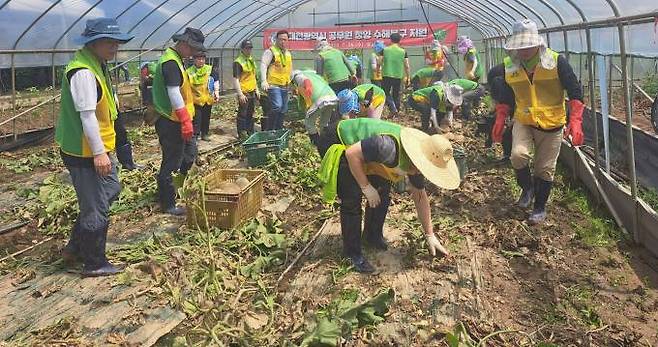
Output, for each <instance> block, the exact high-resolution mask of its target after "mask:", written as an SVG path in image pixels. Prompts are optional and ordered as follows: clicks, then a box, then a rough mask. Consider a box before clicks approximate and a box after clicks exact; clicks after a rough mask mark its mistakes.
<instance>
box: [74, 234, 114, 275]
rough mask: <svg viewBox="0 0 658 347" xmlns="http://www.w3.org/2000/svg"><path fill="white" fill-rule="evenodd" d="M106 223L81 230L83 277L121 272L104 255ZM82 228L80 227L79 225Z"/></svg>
mask: <svg viewBox="0 0 658 347" xmlns="http://www.w3.org/2000/svg"><path fill="white" fill-rule="evenodd" d="M108 227H109V224H108V223H105V225H103V226H102V227H100V228H97V229H96V230H82V229H81V239H82V243H83V244H82V248H84V251H83V252H82V258H83V263H84V264H83V266H82V276H83V277H99V276H112V275H116V274H118V273H120V272H121V269H118V268H116V267H115V266H114V265H112V264H110V262H108V261H107V258H106V257H105V244H106V241H107V229H108ZM81 228H82V227H81Z"/></svg>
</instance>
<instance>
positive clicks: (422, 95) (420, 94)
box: [411, 86, 447, 113]
mask: <svg viewBox="0 0 658 347" xmlns="http://www.w3.org/2000/svg"><path fill="white" fill-rule="evenodd" d="M433 91H436V93H437V94H438V95H439V105H438V107H437V108H436V109H437V111H439V112H441V113H445V112H447V107H446V98H445V91H444V90H443V86H430V87H426V88H422V89H418V90H417V91H415V92H414V93H413V94H411V97H412V98H413V99H414V100H415V101H416V102H419V103H422V104H429V103H430V95H432V92H433Z"/></svg>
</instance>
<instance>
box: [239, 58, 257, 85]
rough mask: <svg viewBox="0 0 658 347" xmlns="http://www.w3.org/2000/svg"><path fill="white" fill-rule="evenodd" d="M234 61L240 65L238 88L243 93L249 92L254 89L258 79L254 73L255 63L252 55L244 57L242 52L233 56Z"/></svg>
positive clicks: (255, 71)
mask: <svg viewBox="0 0 658 347" xmlns="http://www.w3.org/2000/svg"><path fill="white" fill-rule="evenodd" d="M235 62H236V63H238V64H240V66H241V67H242V74H241V75H240V78H238V80H239V82H240V90H242V92H243V93H249V92H253V91H254V90H256V87H257V86H256V81H257V79H258V77H257V75H256V73H257V72H258V71H257V70H256V63H255V62H254V57H252V56H249V57H246V56H245V55H244V54H242V52H241V53H240V55H238V57H237V58H235Z"/></svg>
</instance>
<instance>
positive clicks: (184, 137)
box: [153, 28, 205, 216]
mask: <svg viewBox="0 0 658 347" xmlns="http://www.w3.org/2000/svg"><path fill="white" fill-rule="evenodd" d="M172 39H173V40H174V42H176V44H175V45H174V46H173V47H169V48H167V49H166V50H165V52H164V53H163V54H162V56H161V57H160V59H159V60H158V65H157V66H156V68H155V75H154V77H153V105H154V106H155V110H156V111H157V112H158V114H159V115H160V117H159V118H158V120H157V121H156V122H155V130H156V132H157V133H158V139H159V141H160V148H161V150H162V163H161V164H160V172H158V197H159V200H160V209H161V210H162V212H164V213H167V214H171V215H174V216H183V215H185V209H184V208H183V207H177V206H176V188H175V186H174V182H173V177H172V173H174V172H176V171H178V172H179V173H180V174H181V175H182V176H183V177H184V176H185V175H187V172H188V170H189V169H190V168H192V165H193V164H194V160H195V158H196V154H197V145H196V138H195V137H194V136H193V135H194V127H193V125H192V119H193V118H194V114H195V112H194V93H193V90H192V83H191V81H190V77H189V75H188V74H187V73H186V72H185V67H184V66H183V59H185V58H190V57H192V56H194V55H195V54H197V53H198V52H201V51H205V47H204V46H203V41H204V40H205V37H204V36H203V33H202V32H201V31H200V30H199V29H194V28H186V29H185V32H183V33H182V34H176V35H174V36H173V37H172Z"/></svg>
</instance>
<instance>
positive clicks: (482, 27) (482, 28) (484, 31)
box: [420, 0, 495, 38]
mask: <svg viewBox="0 0 658 347" xmlns="http://www.w3.org/2000/svg"><path fill="white" fill-rule="evenodd" d="M420 2H421V3H422V2H424V3H426V4H428V5H429V6H432V7H434V8H436V9H437V10H439V11H442V12H445V13H447V14H449V15H451V16H454V17H457V18H458V19H460V20H462V21H464V22H466V23H468V24H469V25H470V26H471V27H473V28H474V29H475V30H477V31H478V32H479V33H480V35H481V36H482V37H483V38H486V37H488V36H490V35H491V33H495V31H490V28H492V27H491V26H490V25H489V24H487V23H485V22H481V21H479V20H477V19H475V18H473V17H471V16H469V15H466V14H464V13H463V12H462V13H459V12H456V11H455V10H456V9H451V10H448V9H446V8H445V7H443V6H441V5H440V4H438V3H436V2H435V1H431V0H421V1H420ZM494 29H495V28H494Z"/></svg>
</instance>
